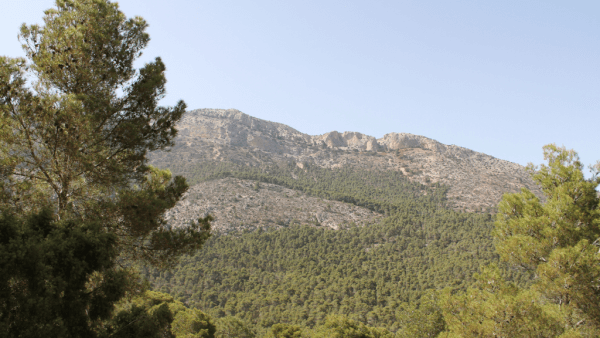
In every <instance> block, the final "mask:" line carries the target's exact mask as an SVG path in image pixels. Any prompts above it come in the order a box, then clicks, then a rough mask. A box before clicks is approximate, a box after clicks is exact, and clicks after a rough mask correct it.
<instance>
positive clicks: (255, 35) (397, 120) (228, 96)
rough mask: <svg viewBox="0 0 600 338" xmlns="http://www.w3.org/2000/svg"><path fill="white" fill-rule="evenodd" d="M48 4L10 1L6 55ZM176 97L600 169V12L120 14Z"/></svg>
mask: <svg viewBox="0 0 600 338" xmlns="http://www.w3.org/2000/svg"><path fill="white" fill-rule="evenodd" d="M53 3H54V2H53V1H52V0H3V1H2V20H1V21H0V31H1V33H0V46H1V48H0V55H8V56H20V55H23V53H22V51H21V49H20V45H19V42H18V41H17V38H16V36H17V33H18V29H19V26H20V24H21V23H23V22H26V23H28V24H31V23H35V22H40V20H41V17H42V15H43V10H44V9H46V8H49V7H51V6H52V5H53ZM119 3H120V6H121V10H123V12H125V14H126V15H127V16H136V15H139V16H142V17H144V18H145V19H146V20H147V21H148V22H149V24H150V27H149V33H150V36H151V39H152V40H151V42H150V45H149V46H148V48H147V49H146V51H145V53H144V56H143V60H142V62H143V61H144V60H146V61H147V60H149V59H151V58H154V57H156V56H161V57H162V58H163V60H164V62H165V64H166V65H167V70H168V71H167V79H168V81H169V82H168V87H167V90H168V96H167V98H166V99H164V102H163V103H164V104H167V105H168V104H173V103H174V102H176V101H177V100H179V99H183V100H185V101H186V102H187V104H188V106H189V108H190V109H195V108H236V109H239V110H241V111H243V112H245V113H247V114H249V115H252V116H255V117H258V118H262V119H266V120H271V121H276V122H281V123H285V124H288V125H290V126H292V127H294V128H296V129H298V130H299V131H302V132H305V133H308V134H312V135H315V134H322V133H325V132H328V131H332V130H337V131H340V132H342V131H359V132H362V133H365V134H368V135H373V136H376V137H381V136H383V135H384V134H386V133H389V132H407V133H413V134H418V135H424V136H427V137H430V138H433V139H436V140H438V141H440V142H442V143H446V144H456V145H460V146H463V147H467V148H470V149H473V150H476V151H480V152H484V153H487V154H490V155H492V156H495V157H498V158H502V159H506V160H509V161H513V162H517V163H520V164H523V165H525V164H527V163H528V162H534V163H541V162H542V161H543V159H542V150H541V147H542V146H543V145H544V144H547V143H551V142H554V143H557V144H559V145H565V146H566V147H568V148H573V149H575V150H576V151H578V152H579V154H580V156H581V159H582V161H583V162H584V163H586V164H591V163H594V162H595V161H596V160H600V147H599V142H598V140H599V137H598V132H597V131H598V126H599V125H600V1H505V0H503V1H400V0H398V1H350V0H345V1H327V0H320V1H289V0H288V1H262V0H252V1H228V0H215V1H192V0H189V1H183V0H171V1H162V0H161V1H154V0H152V1H148V0H144V1H142V0H122V1H119Z"/></svg>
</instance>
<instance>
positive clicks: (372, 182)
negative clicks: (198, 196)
mask: <svg viewBox="0 0 600 338" xmlns="http://www.w3.org/2000/svg"><path fill="white" fill-rule="evenodd" d="M303 167H304V168H303V169H300V168H299V167H298V166H297V165H296V164H295V163H292V162H290V163H279V164H270V165H264V166H262V167H252V166H246V165H239V164H235V163H231V162H220V163H212V162H205V163H201V164H197V165H195V166H193V167H189V166H187V165H186V166H182V165H181V164H179V165H178V164H177V163H175V164H174V165H173V166H172V167H171V169H172V170H173V171H174V172H178V171H181V172H184V171H185V173H186V174H185V175H186V177H187V178H188V179H189V181H190V183H191V184H196V183H198V182H202V181H209V180H214V179H219V178H224V177H235V178H240V179H249V180H255V181H257V182H265V183H272V184H277V185H281V186H284V187H286V188H289V189H294V190H298V191H301V192H304V193H306V194H308V195H312V196H316V197H320V198H324V199H329V200H336V201H341V202H346V203H351V204H354V205H358V206H362V207H365V208H368V209H371V210H373V211H376V212H379V213H383V214H391V213H392V212H394V210H397V209H412V208H439V207H443V206H445V204H446V197H445V196H446V192H447V188H446V187H444V186H440V185H438V184H436V185H430V186H426V185H422V184H418V183H414V182H411V181H410V180H408V179H407V178H406V177H404V175H403V174H402V173H401V172H398V171H381V170H365V169H357V168H352V167H343V168H336V169H326V168H320V167H317V166H311V165H308V164H304V165H303Z"/></svg>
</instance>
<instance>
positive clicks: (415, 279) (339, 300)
mask: <svg viewBox="0 0 600 338" xmlns="http://www.w3.org/2000/svg"><path fill="white" fill-rule="evenodd" d="M375 175H377V173H375ZM313 182H314V181H313ZM316 183H317V184H319V183H318V182H316ZM357 184H358V183H357ZM334 188H335V187H332V189H334ZM423 189H425V188H423ZM394 203H395V204H396V205H398V206H399V207H398V208H397V209H396V210H395V211H392V213H391V215H390V216H389V217H387V218H386V219H385V220H384V221H383V222H382V224H378V225H372V226H369V227H351V228H349V229H346V230H341V231H335V230H331V229H326V228H321V227H311V226H290V227H287V228H284V229H280V230H276V231H255V232H244V233H236V234H230V235H227V236H223V235H215V236H213V237H212V238H211V239H210V240H209V241H207V243H206V244H205V246H204V248H203V250H202V251H200V252H198V253H196V254H195V255H193V256H185V257H183V258H182V260H181V262H180V263H179V264H177V265H174V266H173V268H172V269H171V270H170V271H162V272H161V271H158V270H153V269H147V270H145V273H144V274H145V275H146V276H147V278H148V279H149V281H150V282H151V284H152V285H153V287H154V288H155V289H156V290H160V291H162V292H167V293H170V294H173V295H176V296H177V297H178V298H180V299H181V300H182V301H184V302H185V303H186V304H189V305H190V306H192V307H197V308H200V309H203V310H204V311H206V312H207V313H209V314H211V316H213V317H215V318H219V317H223V316H236V317H238V318H241V319H243V320H244V321H245V322H247V323H248V324H249V325H250V326H251V327H253V328H254V329H255V330H256V332H259V333H262V332H266V331H267V330H269V329H270V328H271V327H272V326H273V325H274V324H279V323H282V324H283V323H285V324H289V325H299V326H301V327H305V328H314V327H316V326H318V325H320V324H322V323H323V322H324V320H325V318H326V316H327V315H329V314H339V315H346V316H349V317H351V318H352V319H354V320H358V321H360V322H362V323H364V324H366V325H369V326H381V327H386V328H388V329H389V330H393V331H395V330H398V329H400V328H401V327H400V324H399V318H400V317H401V316H402V314H401V313H402V309H403V306H404V305H403V303H406V302H410V303H414V304H415V305H416V304H417V303H418V302H419V301H420V299H421V295H422V294H423V292H424V291H425V290H428V289H441V288H443V287H445V286H448V285H451V286H453V287H454V288H456V289H465V288H466V287H467V286H469V285H470V283H471V276H472V274H473V273H474V272H476V271H477V270H478V267H479V266H480V265H482V264H487V263H488V262H490V261H494V260H495V259H496V256H495V255H494V253H493V246H492V240H491V230H492V221H491V218H490V216H489V215H482V214H471V213H457V212H454V211H451V210H449V209H445V208H440V207H437V206H436V204H434V203H432V204H422V205H413V204H411V203H409V202H407V203H406V204H405V203H402V200H400V199H396V200H395V202H394ZM503 273H505V275H506V277H507V278H509V279H512V280H514V281H515V282H517V283H519V284H523V283H526V282H527V280H528V277H527V276H526V275H522V274H519V273H515V271H511V270H507V271H504V272H503ZM427 315H431V316H432V318H433V316H435V314H427ZM437 315H438V319H439V312H438V313H437ZM438 324H439V323H438ZM438 324H435V323H432V327H431V330H432V332H433V331H435V330H436V328H438V326H436V325H438Z"/></svg>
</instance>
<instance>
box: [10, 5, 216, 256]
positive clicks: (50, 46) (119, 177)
mask: <svg viewBox="0 0 600 338" xmlns="http://www.w3.org/2000/svg"><path fill="white" fill-rule="evenodd" d="M146 27H147V24H146V22H145V21H144V20H143V19H142V18H139V17H136V18H133V19H127V18H126V17H125V15H124V14H123V13H122V12H121V11H119V8H118V5H117V4H116V3H111V2H109V1H108V0H74V1H66V0H57V2H56V8H52V9H49V10H47V11H46V12H45V16H44V25H42V26H40V25H32V26H26V25H23V26H22V27H21V34H20V35H19V38H20V40H21V41H22V42H23V48H24V50H25V52H26V55H27V58H28V60H29V62H27V61H26V60H24V59H10V58H7V57H0V125H1V126H2V127H1V128H0V167H1V168H2V169H1V170H0V182H1V183H0V184H1V185H0V190H1V191H2V194H0V197H2V199H1V200H0V207H1V208H2V209H4V210H11V211H13V212H17V213H29V212H37V211H39V210H40V209H41V208H42V207H44V206H47V205H53V206H54V208H55V209H56V212H57V215H58V217H60V218H61V219H62V218H77V219H88V218H89V219H98V220H102V221H103V222H104V223H105V228H106V229H107V230H108V231H111V232H113V233H115V234H116V235H117V236H118V241H119V245H120V246H121V252H122V253H123V254H127V255H130V256H132V257H133V258H143V259H147V260H148V261H150V262H152V263H153V264H164V265H166V264H170V263H171V262H170V261H172V260H173V259H175V258H176V257H177V256H178V255H180V254H181V252H182V251H183V252H185V251H186V250H182V248H185V247H188V246H191V250H193V249H194V248H196V247H197V245H196V244H197V243H199V242H200V243H201V242H202V240H204V239H205V236H200V238H192V237H193V236H192V234H194V233H198V232H202V231H204V229H203V226H202V225H198V226H197V227H196V228H194V229H193V230H192V231H189V232H187V233H186V232H181V231H178V230H174V229H170V228H168V227H166V226H165V221H164V219H163V215H164V212H165V211H166V210H168V209H169V208H171V207H172V206H173V205H174V204H175V202H177V200H179V198H180V197H181V195H182V194H183V193H184V192H185V191H186V190H187V188H188V185H187V184H186V182H185V179H183V178H182V177H176V178H174V179H173V180H171V176H170V173H169V172H168V171H158V170H154V169H152V168H151V167H149V166H147V159H146V155H147V153H148V152H149V151H153V150H158V149H165V147H168V146H171V145H172V144H173V138H174V137H175V135H176V133H177V131H176V130H175V127H174V126H175V123H176V122H177V121H178V120H179V119H180V118H181V116H182V115H183V113H184V112H185V104H184V103H183V102H179V103H178V104H177V105H176V106H175V107H160V106H158V101H159V100H160V99H161V98H163V97H164V95H165V84H166V79H165V66H164V64H163V63H162V61H161V60H160V58H157V59H156V60H154V61H153V62H150V63H148V64H146V65H145V66H144V67H142V68H141V69H139V70H136V69H135V68H134V67H133V64H134V61H135V60H136V59H137V58H138V57H139V56H140V55H141V52H142V50H143V49H144V48H145V47H146V45H147V43H148V41H149V37H148V34H147V33H146V32H145V29H146ZM27 80H30V81H29V82H28V81H27ZM205 223H206V222H205ZM191 250H190V251H191Z"/></svg>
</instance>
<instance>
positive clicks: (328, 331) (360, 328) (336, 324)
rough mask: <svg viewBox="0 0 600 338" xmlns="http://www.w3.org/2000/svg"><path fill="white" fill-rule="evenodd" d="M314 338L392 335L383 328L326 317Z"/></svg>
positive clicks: (341, 318) (387, 336)
mask: <svg viewBox="0 0 600 338" xmlns="http://www.w3.org/2000/svg"><path fill="white" fill-rule="evenodd" d="M313 337H315V338H392V337H394V334H392V333H391V332H389V331H388V330H386V329H383V328H374V327H368V326H366V325H365V324H363V323H361V322H358V321H355V320H351V319H349V318H348V317H345V316H328V317H327V319H326V320H325V323H324V324H323V325H322V326H320V327H319V328H318V329H317V330H316V332H315V334H314V335H313Z"/></svg>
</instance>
